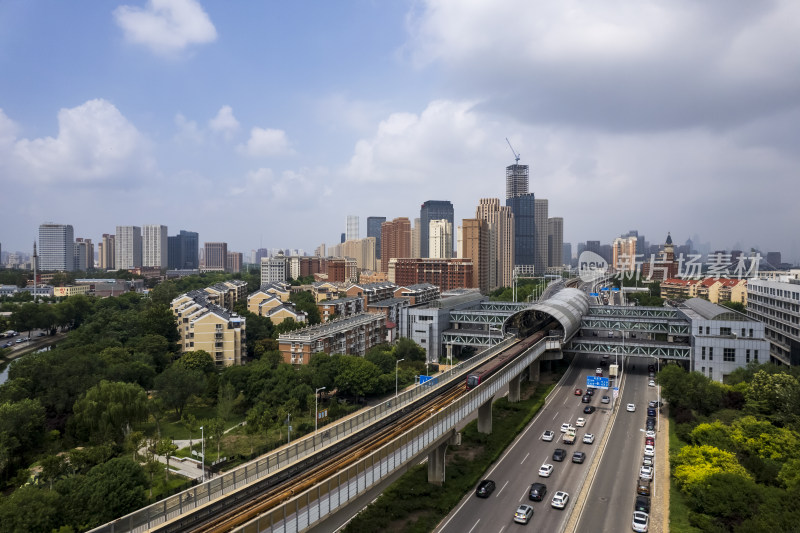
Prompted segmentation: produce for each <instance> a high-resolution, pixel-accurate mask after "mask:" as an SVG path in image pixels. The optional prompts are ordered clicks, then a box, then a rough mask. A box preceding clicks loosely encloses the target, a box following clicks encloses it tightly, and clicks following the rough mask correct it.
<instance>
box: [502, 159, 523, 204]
mask: <svg viewBox="0 0 800 533" xmlns="http://www.w3.org/2000/svg"><path fill="white" fill-rule="evenodd" d="M524 194H528V165H520V164H515V165H509V166H507V167H506V200H508V199H510V198H515V197H517V196H522V195H524Z"/></svg>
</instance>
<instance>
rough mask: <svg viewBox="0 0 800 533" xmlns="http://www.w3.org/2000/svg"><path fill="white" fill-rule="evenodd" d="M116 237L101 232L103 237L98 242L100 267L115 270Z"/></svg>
mask: <svg viewBox="0 0 800 533" xmlns="http://www.w3.org/2000/svg"><path fill="white" fill-rule="evenodd" d="M115 244H116V237H115V236H114V235H113V234H110V233H103V239H102V241H100V243H99V249H98V251H99V252H100V253H99V254H98V256H99V257H98V258H99V260H100V268H102V269H105V270H116V268H117V266H116V265H117V258H116V254H117V250H116V246H115Z"/></svg>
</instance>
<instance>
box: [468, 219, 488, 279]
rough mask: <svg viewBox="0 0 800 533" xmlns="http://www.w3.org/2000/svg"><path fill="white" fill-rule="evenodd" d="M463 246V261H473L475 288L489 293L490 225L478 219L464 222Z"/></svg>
mask: <svg viewBox="0 0 800 533" xmlns="http://www.w3.org/2000/svg"><path fill="white" fill-rule="evenodd" d="M462 224H463V225H462V227H461V228H462V229H461V245H462V254H463V256H462V257H461V258H462V259H472V264H473V270H472V275H473V286H475V287H478V288H479V289H480V290H481V292H482V293H484V294H486V293H488V292H489V269H490V267H489V260H490V255H491V251H490V244H491V240H490V234H489V223H488V222H486V221H485V220H481V219H477V218H465V219H464V220H463V221H462Z"/></svg>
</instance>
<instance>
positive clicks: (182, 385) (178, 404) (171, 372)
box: [155, 365, 206, 417]
mask: <svg viewBox="0 0 800 533" xmlns="http://www.w3.org/2000/svg"><path fill="white" fill-rule="evenodd" d="M205 386H206V380H205V376H204V375H203V373H202V372H201V371H199V370H188V369H186V368H181V367H179V366H175V365H173V366H171V367H169V368H167V369H166V370H165V371H164V372H162V373H161V374H159V375H158V376H156V379H155V387H156V389H157V390H158V394H159V397H161V399H162V400H163V401H164V405H165V406H167V407H170V408H172V409H175V413H176V414H177V415H178V416H179V417H180V416H181V415H182V414H183V408H184V407H185V406H186V402H187V401H189V398H190V397H192V396H194V395H199V394H202V393H203V390H205Z"/></svg>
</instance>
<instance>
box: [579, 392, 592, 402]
mask: <svg viewBox="0 0 800 533" xmlns="http://www.w3.org/2000/svg"><path fill="white" fill-rule="evenodd" d="M591 401H592V397H591V396H589V395H588V394H584V395H583V398H581V402H583V403H589V402H591Z"/></svg>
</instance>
